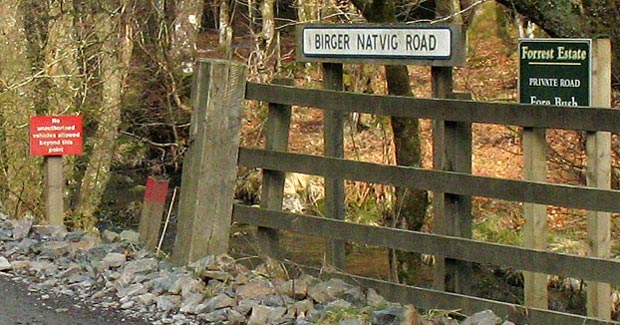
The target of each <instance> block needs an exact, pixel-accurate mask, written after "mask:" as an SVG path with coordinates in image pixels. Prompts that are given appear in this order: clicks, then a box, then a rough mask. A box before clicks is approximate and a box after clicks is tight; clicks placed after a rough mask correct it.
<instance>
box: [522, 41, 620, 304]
mask: <svg viewBox="0 0 620 325" xmlns="http://www.w3.org/2000/svg"><path fill="white" fill-rule="evenodd" d="M592 61H593V59H592V40H590V39H522V40H520V41H519V63H520V64H519V67H520V68H519V100H520V102H521V103H523V104H534V105H555V106H590V105H591V103H592V97H591V94H592ZM607 87H609V85H608V86H607ZM523 159H524V166H523V168H524V174H525V175H524V178H525V179H526V180H530V181H539V182H545V181H546V177H547V170H546V168H547V167H546V162H547V141H546V138H545V130H544V129H533V128H524V129H523ZM588 167H590V163H588ZM523 215H524V217H525V225H524V240H523V241H524V245H525V247H527V248H535V249H546V248H547V207H546V206H545V205H540V204H533V203H525V204H524V205H523ZM523 277H524V296H525V305H526V306H530V307H537V308H543V309H546V308H547V306H548V293H547V275H546V274H542V273H533V272H524V275H523Z"/></svg>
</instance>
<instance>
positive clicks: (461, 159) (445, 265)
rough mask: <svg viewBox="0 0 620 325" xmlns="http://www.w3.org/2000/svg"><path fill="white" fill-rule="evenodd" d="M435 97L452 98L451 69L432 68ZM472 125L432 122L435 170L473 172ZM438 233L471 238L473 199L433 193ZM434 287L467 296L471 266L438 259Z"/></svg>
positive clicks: (465, 263)
mask: <svg viewBox="0 0 620 325" xmlns="http://www.w3.org/2000/svg"><path fill="white" fill-rule="evenodd" d="M431 75H432V87H433V98H450V97H452V96H453V95H454V94H453V93H452V68H451V67H432V68H431ZM471 139H472V138H471V124H470V123H463V122H452V121H434V122H433V165H434V168H435V169H438V170H445V171H456V172H463V173H471V156H472V149H471ZM433 212H434V216H435V232H436V233H438V234H443V235H450V236H458V237H465V238H471V234H472V230H471V222H472V217H471V197H469V196H464V195H455V194H450V193H433ZM435 265H436V269H435V278H434V287H435V289H437V290H448V291H453V292H458V293H467V292H469V291H470V290H469V288H470V286H471V276H472V270H471V263H469V262H463V261H456V260H452V259H444V258H443V257H441V256H436V264H435Z"/></svg>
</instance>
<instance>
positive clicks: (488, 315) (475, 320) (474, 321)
mask: <svg viewBox="0 0 620 325" xmlns="http://www.w3.org/2000/svg"><path fill="white" fill-rule="evenodd" d="M501 323H502V319H501V318H499V317H497V315H495V314H494V313H493V312H492V311H491V310H483V311H480V312H477V313H475V314H473V315H471V316H469V317H467V318H466V319H465V320H464V321H463V322H462V323H461V325H497V324H501Z"/></svg>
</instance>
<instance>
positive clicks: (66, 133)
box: [30, 116, 83, 226]
mask: <svg viewBox="0 0 620 325" xmlns="http://www.w3.org/2000/svg"><path fill="white" fill-rule="evenodd" d="M82 139H83V134H82V117H81V116H35V117H32V118H30V155H31V156H44V157H45V211H46V218H47V222H48V223H49V224H50V225H52V226H61V225H62V224H63V222H64V199H63V188H64V177H63V173H62V156H64V155H80V154H82V143H83V140H82Z"/></svg>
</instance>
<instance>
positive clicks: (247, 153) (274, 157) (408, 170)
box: [239, 148, 620, 212]
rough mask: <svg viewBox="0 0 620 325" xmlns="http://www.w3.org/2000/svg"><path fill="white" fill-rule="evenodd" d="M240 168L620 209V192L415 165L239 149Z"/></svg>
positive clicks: (584, 207)
mask: <svg viewBox="0 0 620 325" xmlns="http://www.w3.org/2000/svg"><path fill="white" fill-rule="evenodd" d="M239 164H241V165H243V166H246V167H252V168H262V169H268V170H280V171H287V172H296V173H302V174H310V175H319V176H332V177H333V176H338V177H342V178H344V179H348V180H352V181H362V182H367V183H376V184H385V185H394V186H402V187H413V188H419V189H424V190H431V191H436V192H448V193H453V194H459V195H471V196H483V197H489V198H495V199H502V200H509V201H520V202H530V203H538V204H549V205H557V206H563V207H570V208H578V209H588V210H596V211H607V212H618V211H620V191H616V190H604V189H599V188H586V187H580V186H572V185H562V184H551V183H540V182H530V181H520V180H510V179H502V178H494V177H486V176H474V175H470V174H463V173H456V172H446V171H437V170H428V169H423V168H415V167H403V166H386V165H381V164H376V163H369V162H359V161H352V160H346V159H339V158H330V157H321V156H312V155H303V154H293V153H285V152H275V151H268V150H262V149H248V148H239Z"/></svg>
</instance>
